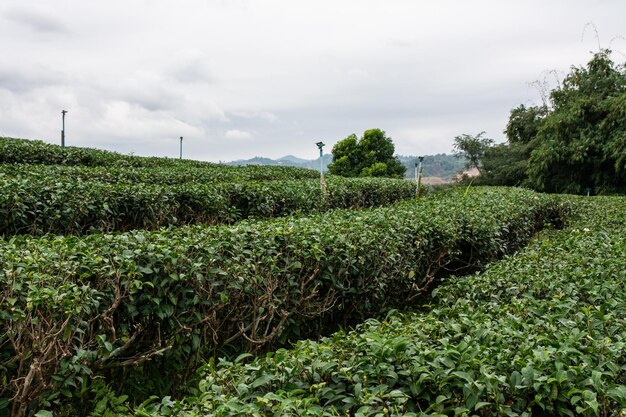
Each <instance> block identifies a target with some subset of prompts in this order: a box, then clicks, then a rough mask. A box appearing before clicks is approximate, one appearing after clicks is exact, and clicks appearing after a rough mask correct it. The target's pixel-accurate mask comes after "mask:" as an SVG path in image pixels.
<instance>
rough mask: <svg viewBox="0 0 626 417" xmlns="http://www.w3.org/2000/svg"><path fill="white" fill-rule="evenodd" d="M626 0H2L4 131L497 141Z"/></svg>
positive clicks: (304, 154) (601, 37) (619, 16)
mask: <svg viewBox="0 0 626 417" xmlns="http://www.w3.org/2000/svg"><path fill="white" fill-rule="evenodd" d="M625 16H626V1H624V0H595V1H591V0H587V1H579V0H549V1H548V0H541V1H536V0H524V1H519V0H516V1H512V0H499V1H498V0H483V1H474V0H465V1H461V0H456V1H452V0H438V1H435V0H430V1H422V0H314V1H313V0H178V1H173V0H168V1H166V0H107V1H102V2H95V1H85V0H47V1H36V0H32V1H24V0H0V136H9V137H19V138H28V139H41V140H44V141H46V142H49V143H60V141H61V128H62V117H61V110H67V111H68V113H67V114H66V117H65V131H66V144H67V145H71V146H87V147H95V148H101V149H107V150H112V151H116V152H120V153H123V154H129V153H132V154H135V155H145V156H167V157H178V156H179V144H180V139H179V138H180V137H181V136H182V137H183V138H184V139H183V154H184V157H185V158H190V159H199V160H207V161H215V162H217V161H231V160H236V159H248V158H252V157H254V156H264V157H270V158H279V157H282V156H285V155H295V156H297V157H301V158H305V159H314V158H316V157H317V156H318V155H319V151H318V149H317V147H316V146H315V143H316V142H319V141H323V142H324V143H325V144H326V145H327V146H326V147H325V148H324V151H325V152H327V153H328V152H330V151H331V149H332V145H334V144H335V143H336V142H338V141H339V140H341V139H343V138H345V137H346V136H348V135H350V134H352V133H356V134H357V135H358V136H361V135H362V134H363V132H364V131H365V130H367V129H372V128H380V129H382V130H384V131H385V132H386V133H387V136H388V137H391V138H392V140H393V142H394V144H395V147H396V153H398V154H401V155H428V154H436V153H450V152H451V151H452V144H453V141H454V137H455V136H457V135H461V134H477V133H479V132H482V131H485V132H486V137H490V138H492V139H494V140H496V141H497V142H501V141H504V140H505V139H506V138H505V136H504V134H503V130H504V128H505V126H506V123H507V120H508V116H509V114H510V110H511V109H512V108H514V107H516V106H518V105H519V104H525V105H535V104H541V102H542V98H541V97H542V93H541V92H542V91H544V92H545V91H547V90H549V89H550V88H552V87H554V86H555V85H556V84H557V83H558V80H562V79H563V78H564V77H565V75H566V74H567V73H568V72H569V70H570V68H571V66H572V65H576V66H581V65H584V64H585V63H586V62H587V61H588V60H589V59H590V58H591V54H592V53H593V52H596V51H598V49H599V48H611V49H612V50H614V51H615V52H614V54H613V58H614V59H615V60H616V61H619V62H624V61H626V55H625V54H626V40H625V39H624V36H626V25H624V22H625V20H624V19H625V18H624V17H625Z"/></svg>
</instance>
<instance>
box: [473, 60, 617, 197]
mask: <svg viewBox="0 0 626 417" xmlns="http://www.w3.org/2000/svg"><path fill="white" fill-rule="evenodd" d="M610 55H611V51H609V50H606V49H604V50H600V51H599V52H597V53H595V54H594V55H593V57H592V58H591V60H590V61H589V62H588V63H587V65H586V66H583V67H572V69H571V72H570V73H569V74H568V76H567V77H566V78H565V79H564V80H563V82H562V83H561V84H560V85H559V86H558V87H557V88H555V89H554V90H552V91H551V92H550V96H549V104H550V107H549V108H548V107H546V106H540V107H525V106H523V105H522V106H519V107H517V108H515V109H513V110H511V116H510V118H509V122H508V124H507V126H506V129H505V131H504V132H505V133H506V135H507V138H508V142H507V143H506V144H502V145H497V146H494V147H491V148H489V149H487V150H486V151H485V154H484V156H483V158H482V164H483V169H482V172H481V182H482V183H486V184H494V185H495V184H498V185H520V184H521V185H525V186H529V187H532V188H534V189H536V190H539V191H544V192H558V193H575V194H580V193H584V192H585V191H586V190H587V189H589V190H590V191H591V192H593V193H596V194H602V193H624V192H626V66H624V65H623V64H621V65H618V64H615V63H614V62H613V61H612V60H611V57H610Z"/></svg>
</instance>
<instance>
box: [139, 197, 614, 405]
mask: <svg viewBox="0 0 626 417" xmlns="http://www.w3.org/2000/svg"><path fill="white" fill-rule="evenodd" d="M572 200H575V202H576V205H577V206H578V207H579V218H578V220H577V221H576V222H575V223H574V224H572V225H571V226H570V227H568V228H567V229H564V230H562V231H554V230H552V231H548V232H546V233H544V234H543V235H542V237H541V238H540V239H535V240H534V241H533V242H531V244H530V245H529V246H528V247H526V248H525V249H523V250H522V251H520V252H518V253H517V254H516V255H515V256H512V257H509V258H507V259H505V260H503V261H500V262H497V263H493V264H491V265H490V266H489V268H488V269H487V270H486V271H485V272H483V273H479V274H476V275H472V276H467V277H451V278H450V279H447V280H445V282H444V283H443V284H442V285H441V286H439V287H438V288H437V289H436V290H435V291H434V295H433V299H432V301H431V304H430V305H428V306H425V310H426V311H424V312H414V313H404V314H401V313H398V312H395V313H391V314H389V315H388V316H387V317H386V318H385V319H383V320H368V321H366V322H365V323H363V324H362V325H360V326H358V327H357V328H356V329H355V330H354V331H352V332H349V333H346V332H339V333H336V334H334V335H333V336H332V337H329V338H324V339H322V340H320V341H319V342H315V341H301V342H298V343H297V345H296V346H295V347H294V348H293V349H280V350H277V351H275V352H270V353H268V354H266V355H265V356H262V357H258V358H250V356H249V355H241V356H240V357H238V358H236V359H234V360H232V359H231V360H228V359H221V360H219V361H215V360H211V361H209V362H208V363H207V364H206V365H204V366H203V367H201V368H200V370H199V372H200V373H201V375H203V377H202V379H201V381H200V383H199V384H198V388H197V390H196V391H195V393H194V395H193V396H191V397H189V398H188V399H187V400H185V401H172V400H171V399H170V398H164V399H163V400H162V401H161V400H150V401H147V402H146V403H144V404H143V405H142V406H141V407H139V408H137V409H136V411H135V413H134V415H135V416H136V417H145V416H166V415H177V416H187V417H191V416H204V415H214V416H243V415H250V416H261V415H281V416H303V415H306V416H337V415H354V416H385V415H396V416H531V415H540V416H545V415H550V416H575V415H580V416H623V415H625V414H626V360H625V358H626V321H625V320H624V317H626V291H624V283H625V282H626V216H625V215H624V213H626V210H625V209H626V200H625V199H624V198H623V197H619V198H617V197H616V198H594V199H587V200H582V199H572Z"/></svg>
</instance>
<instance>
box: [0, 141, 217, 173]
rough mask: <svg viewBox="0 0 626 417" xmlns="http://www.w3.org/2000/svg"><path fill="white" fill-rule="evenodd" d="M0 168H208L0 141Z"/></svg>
mask: <svg viewBox="0 0 626 417" xmlns="http://www.w3.org/2000/svg"><path fill="white" fill-rule="evenodd" d="M0 164H44V165H85V166H114V165H121V166H137V167H167V166H177V165H181V164H183V165H187V166H190V167H192V166H198V167H201V166H210V165H213V164H210V163H208V162H201V161H190V160H185V161H181V160H179V159H171V158H156V157H149V158H146V157H141V156H134V155H122V154H119V153H117V152H111V151H105V150H101V149H92V148H83V147H76V146H67V147H65V148H62V147H61V146H60V145H53V144H50V143H46V142H43V141H41V140H28V139H16V138H7V137H0Z"/></svg>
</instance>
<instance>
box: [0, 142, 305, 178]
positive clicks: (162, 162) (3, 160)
mask: <svg viewBox="0 0 626 417" xmlns="http://www.w3.org/2000/svg"><path fill="white" fill-rule="evenodd" d="M0 164H6V165H8V164H36V165H60V166H83V167H107V168H129V167H134V168H184V169H206V170H217V171H237V169H238V168H239V167H233V166H226V165H222V164H215V163H211V162H205V161H194V160H189V159H184V160H180V159H173V158H159V157H143V156H134V155H122V154H119V153H117V152H111V151H105V150H102V149H92V148H84V147H76V146H67V147H65V148H62V147H61V146H60V145H53V144H49V143H45V142H43V141H40V140H27V139H14V138H6V137H0ZM244 168H246V169H249V170H250V171H251V173H252V174H254V173H255V172H256V173H257V175H264V173H265V172H266V173H267V175H266V178H276V175H278V176H280V177H281V178H287V177H286V175H289V174H292V175H294V176H296V177H299V178H315V172H316V171H314V170H310V169H304V168H295V167H282V166H278V167H274V166H250V167H249V168H248V167H244ZM70 172H71V170H70ZM95 172H100V173H102V171H97V170H96V171H95ZM283 175H285V176H283ZM300 176H302V177H300ZM292 178H293V177H292ZM256 179H261V178H259V177H257V178H256ZM279 179H280V178H279Z"/></svg>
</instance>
